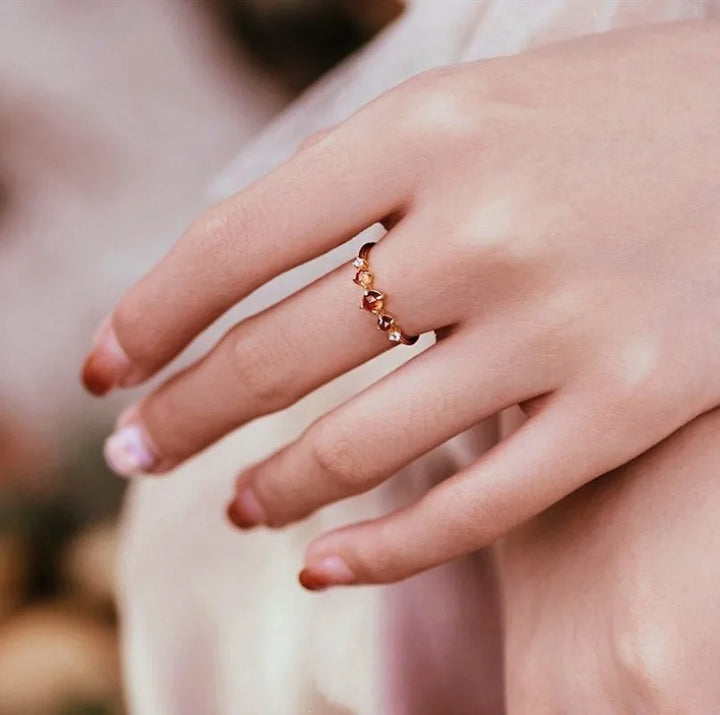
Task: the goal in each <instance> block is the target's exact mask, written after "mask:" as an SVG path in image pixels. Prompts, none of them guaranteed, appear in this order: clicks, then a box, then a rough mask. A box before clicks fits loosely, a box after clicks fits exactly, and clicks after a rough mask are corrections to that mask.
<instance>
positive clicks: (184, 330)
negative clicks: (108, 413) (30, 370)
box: [83, 106, 412, 394]
mask: <svg viewBox="0 0 720 715" xmlns="http://www.w3.org/2000/svg"><path fill="white" fill-rule="evenodd" d="M381 125H382V121H381V117H380V116H379V114H378V112H377V111H375V110H374V109H373V108H372V106H371V107H368V108H366V109H365V110H363V111H362V112H360V113H359V114H358V115H356V116H355V117H354V118H352V119H350V120H348V121H347V122H345V123H344V124H342V125H341V126H339V127H338V128H337V129H335V130H334V131H331V132H329V133H328V134H327V135H325V136H324V137H323V138H321V139H319V140H317V141H315V142H314V143H313V144H312V145H311V146H309V147H307V148H306V149H305V150H304V151H301V152H299V153H297V154H296V155H295V156H294V157H292V158H291V159H290V160H289V161H287V162H286V163H285V164H283V165H282V166H280V167H279V168H277V169H276V170H275V171H273V172H272V173H271V174H269V175H267V176H266V177H264V178H262V179H260V180H259V181H257V182H255V183H254V184H252V185H251V186H250V187H248V188H247V189H245V190H244V191H242V192H240V193H239V194H238V195H236V196H235V197H233V198H231V199H229V200H227V201H225V202H223V203H221V204H220V205H218V206H216V207H215V208H213V209H211V210H210V211H209V212H207V213H206V214H205V215H204V216H202V217H201V218H200V219H198V220H197V221H196V222H195V223H194V224H193V225H192V226H190V228H189V229H188V230H187V232H186V233H185V234H184V235H183V236H182V237H181V238H180V240H179V241H178V242H177V243H176V244H175V246H174V247H173V248H172V249H171V250H170V252H169V253H168V254H167V255H166V256H165V258H163V259H162V261H160V263H159V264H158V265H157V266H156V267H155V268H153V269H152V270H151V271H150V273H149V274H147V275H146V276H145V277H144V278H143V279H141V280H140V281H139V282H138V283H137V284H136V285H135V286H134V287H133V288H131V290H130V291H129V292H128V294H127V295H126V296H125V297H124V298H123V299H122V301H121V302H120V304H119V306H118V307H117V309H116V310H115V312H114V314H113V315H112V318H111V320H110V321H109V322H108V323H107V324H106V325H105V326H104V328H103V329H101V331H100V332H99V335H98V340H97V343H96V345H95V346H94V348H93V350H92V352H91V354H90V356H89V358H88V360H87V361H86V365H85V368H84V371H83V379H84V382H85V385H86V386H87V387H88V389H89V390H91V391H92V392H94V393H96V394H102V393H104V392H107V391H108V390H109V389H112V387H115V386H127V385H131V384H137V383H139V382H141V381H142V380H144V379H145V378H147V377H148V376H150V375H151V374H153V373H154V372H155V371H156V370H157V369H159V368H160V367H161V366H163V365H164V364H166V363H167V362H168V361H169V360H170V359H172V358H173V357H174V356H175V355H177V354H178V352H179V351H180V350H182V349H183V348H184V347H185V346H186V345H187V343H188V342H189V341H190V340H192V339H193V338H194V337H195V336H196V335H197V334H198V333H199V332H200V331H201V330H202V329H204V328H205V327H206V326H208V325H209V324H210V323H212V322H213V321H214V320H215V319H216V318H217V317H218V316H220V315H221V314H222V313H223V312H225V311H226V310H227V309H228V308H229V307H231V306H232V305H234V304H235V303H236V302H237V301H238V300H240V299H241V298H243V297H244V296H246V295H248V294H249V293H250V292H252V291H253V290H255V289H256V288H258V287H259V286H261V285H262V284H264V283H265V282H267V281H268V280H270V279H271V278H273V277H275V276H277V275H279V274H280V273H283V272H284V271H286V270H288V269H290V268H293V267H294V266H297V265H299V264H301V263H304V262H305V261H307V260H309V259H311V258H313V257H315V256H318V255H320V254H322V253H325V252H326V251H328V250H329V249H331V248H333V247H335V246H337V245H339V244H341V243H343V242H345V241H347V240H348V239H349V238H351V237H352V236H354V235H356V234H357V233H359V232H360V231H362V230H364V229H365V228H367V227H368V226H370V225H372V224H374V223H376V222H378V221H381V220H382V219H383V218H385V217H386V216H388V215H393V214H398V213H401V212H402V210H403V207H404V206H405V205H406V203H407V200H408V196H409V195H410V192H411V191H412V186H411V182H409V181H408V180H406V178H405V177H404V174H405V172H407V170H408V169H407V162H405V161H403V160H402V157H400V156H398V152H399V149H398V145H397V143H391V142H390V141H389V138H387V137H388V133H387V132H384V131H380V130H381ZM370 138H372V141H369V139H370Z"/></svg>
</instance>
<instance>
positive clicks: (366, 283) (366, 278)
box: [353, 271, 373, 289]
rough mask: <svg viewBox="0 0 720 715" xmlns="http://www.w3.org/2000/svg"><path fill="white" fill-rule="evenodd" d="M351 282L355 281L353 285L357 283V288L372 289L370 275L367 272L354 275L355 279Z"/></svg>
mask: <svg viewBox="0 0 720 715" xmlns="http://www.w3.org/2000/svg"><path fill="white" fill-rule="evenodd" d="M353 280H354V281H355V283H357V284H358V285H359V286H362V287H363V288H366V289H367V288H372V283H373V277H372V273H368V272H367V271H358V272H357V273H356V274H355V278H354V279H353Z"/></svg>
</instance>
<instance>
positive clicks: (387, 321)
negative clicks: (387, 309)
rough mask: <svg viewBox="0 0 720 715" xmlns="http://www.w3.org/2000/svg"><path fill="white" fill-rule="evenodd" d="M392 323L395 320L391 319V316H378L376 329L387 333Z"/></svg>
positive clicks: (383, 314) (385, 314) (384, 314)
mask: <svg viewBox="0 0 720 715" xmlns="http://www.w3.org/2000/svg"><path fill="white" fill-rule="evenodd" d="M394 323H395V319H394V318H393V317H392V315H388V314H387V313H382V314H381V315H378V328H380V330H384V331H385V332H386V333H387V331H388V330H390V328H392V326H393V324H394Z"/></svg>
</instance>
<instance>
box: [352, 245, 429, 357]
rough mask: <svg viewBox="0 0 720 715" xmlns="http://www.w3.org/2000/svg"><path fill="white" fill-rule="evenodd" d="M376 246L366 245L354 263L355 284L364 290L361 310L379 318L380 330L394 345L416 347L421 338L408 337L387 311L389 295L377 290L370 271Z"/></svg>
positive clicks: (416, 336)
mask: <svg viewBox="0 0 720 715" xmlns="http://www.w3.org/2000/svg"><path fill="white" fill-rule="evenodd" d="M374 245H375V243H374V242H372V243H366V244H365V245H364V246H363V247H362V248H361V249H360V252H359V253H358V255H357V258H356V259H355V260H354V261H353V263H352V264H353V266H354V268H355V269H356V271H355V278H353V282H354V283H357V285H359V286H360V287H361V288H362V289H363V290H364V293H363V299H362V303H361V304H360V308H362V309H363V310H367V311H368V313H372V314H373V315H376V316H377V326H378V330H382V331H383V332H384V333H386V334H387V336H388V338H389V339H390V340H391V341H392V342H394V343H402V344H403V345H414V344H415V343H416V342H417V341H418V338H419V336H418V335H407V334H406V333H405V332H403V330H402V328H401V327H400V326H399V325H398V324H397V322H396V321H395V316H394V315H393V314H392V313H389V312H388V311H387V310H386V309H385V303H386V302H387V295H385V293H382V292H381V291H379V290H378V289H377V288H375V286H374V283H375V276H374V275H373V274H372V272H371V271H370V249H371V248H372V247H373V246H374Z"/></svg>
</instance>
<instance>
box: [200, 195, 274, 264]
mask: <svg viewBox="0 0 720 715" xmlns="http://www.w3.org/2000/svg"><path fill="white" fill-rule="evenodd" d="M267 223H268V219H267V212H266V210H265V208H264V202H263V201H261V200H260V198H259V197H257V196H254V195H253V192H252V189H247V190H246V191H244V192H242V193H240V194H238V195H237V196H234V197H233V198H230V199H228V200H226V201H223V202H222V203H220V204H218V205H216V206H214V207H213V208H211V209H209V210H208V211H206V212H205V213H204V214H203V215H202V216H200V218H198V219H197V220H196V221H195V223H194V224H193V225H192V226H191V227H190V230H189V232H188V237H189V238H190V239H191V240H195V241H197V242H198V245H199V246H201V248H202V250H203V251H204V252H205V251H207V250H208V243H209V244H210V245H212V246H215V247H217V246H230V247H232V246H234V245H235V244H236V243H237V239H238V237H239V236H244V235H247V234H250V233H252V234H257V233H259V232H262V231H263V229H264V227H265V226H267Z"/></svg>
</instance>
